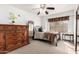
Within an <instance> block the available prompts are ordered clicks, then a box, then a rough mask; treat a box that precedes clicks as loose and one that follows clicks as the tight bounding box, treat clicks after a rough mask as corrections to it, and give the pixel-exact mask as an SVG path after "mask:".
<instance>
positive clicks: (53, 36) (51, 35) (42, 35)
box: [34, 31, 60, 45]
mask: <svg viewBox="0 0 79 59" xmlns="http://www.w3.org/2000/svg"><path fill="white" fill-rule="evenodd" d="M59 38H60V35H59V33H58V32H38V31H36V32H35V34H34V39H39V40H47V41H49V42H50V43H51V44H54V45H57V41H58V39H59Z"/></svg>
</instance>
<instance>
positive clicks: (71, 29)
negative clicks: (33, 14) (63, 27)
mask: <svg viewBox="0 0 79 59" xmlns="http://www.w3.org/2000/svg"><path fill="white" fill-rule="evenodd" d="M62 16H70V17H69V19H70V20H69V23H68V32H74V21H73V20H74V11H73V10H70V11H66V12H62V13H58V14H53V15H49V16H42V17H41V20H43V21H42V22H41V23H42V26H43V27H44V28H45V29H47V31H49V25H48V19H49V18H55V17H62Z"/></svg>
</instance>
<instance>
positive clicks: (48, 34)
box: [44, 32, 56, 41]
mask: <svg viewBox="0 0 79 59" xmlns="http://www.w3.org/2000/svg"><path fill="white" fill-rule="evenodd" d="M55 36H56V34H53V33H49V32H45V33H44V38H46V39H48V40H49V41H52V40H54V38H55Z"/></svg>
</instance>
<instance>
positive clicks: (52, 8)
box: [46, 7, 55, 10]
mask: <svg viewBox="0 0 79 59" xmlns="http://www.w3.org/2000/svg"><path fill="white" fill-rule="evenodd" d="M46 9H50V10H54V9H55V8H54V7H47V8H46Z"/></svg>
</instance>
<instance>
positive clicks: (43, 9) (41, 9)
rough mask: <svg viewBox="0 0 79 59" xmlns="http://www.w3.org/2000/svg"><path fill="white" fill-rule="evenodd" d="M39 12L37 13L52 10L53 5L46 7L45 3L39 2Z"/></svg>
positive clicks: (46, 12)
mask: <svg viewBox="0 0 79 59" xmlns="http://www.w3.org/2000/svg"><path fill="white" fill-rule="evenodd" d="M38 9H39V12H38V13H37V15H39V14H41V12H44V13H45V14H49V13H48V11H47V10H54V9H55V8H54V7H47V6H46V4H40V7H39V8H38Z"/></svg>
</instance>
